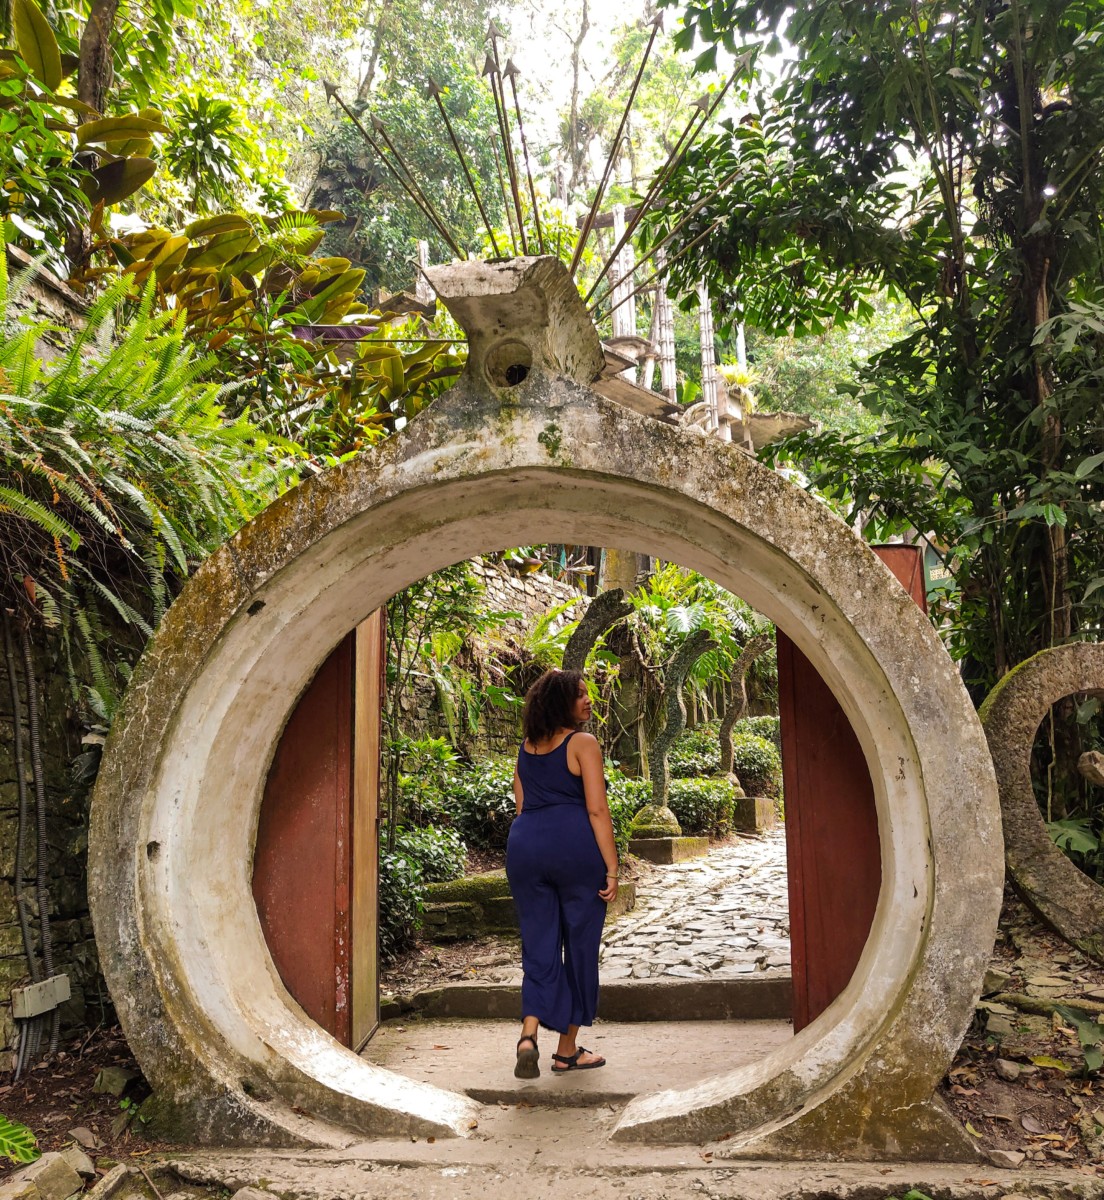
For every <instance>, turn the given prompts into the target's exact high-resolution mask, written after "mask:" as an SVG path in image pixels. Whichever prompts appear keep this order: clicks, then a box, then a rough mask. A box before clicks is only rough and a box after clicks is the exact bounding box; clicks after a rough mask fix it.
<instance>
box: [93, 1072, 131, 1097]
mask: <svg viewBox="0 0 1104 1200" xmlns="http://www.w3.org/2000/svg"><path fill="white" fill-rule="evenodd" d="M137 1078H138V1076H137V1075H136V1074H135V1073H134V1072H133V1071H128V1070H126V1068H125V1067H104V1068H103V1069H102V1070H101V1071H100V1073H99V1074H98V1075H97V1076H96V1082H95V1083H94V1084H93V1085H92V1090H93V1091H94V1092H99V1093H101V1094H102V1095H105V1096H121V1095H122V1094H123V1092H125V1091H126V1090H127V1085H128V1084H129V1083H130V1081H131V1080H132V1079H137Z"/></svg>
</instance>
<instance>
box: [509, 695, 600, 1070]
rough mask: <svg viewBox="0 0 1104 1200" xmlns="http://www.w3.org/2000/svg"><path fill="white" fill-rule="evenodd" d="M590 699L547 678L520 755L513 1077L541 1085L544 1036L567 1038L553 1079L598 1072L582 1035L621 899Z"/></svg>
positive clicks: (513, 874)
mask: <svg viewBox="0 0 1104 1200" xmlns="http://www.w3.org/2000/svg"><path fill="white" fill-rule="evenodd" d="M589 719H590V698H589V697H588V695H587V689H586V683H585V682H584V680H583V677H582V675H581V674H580V673H579V672H578V671H547V672H546V673H545V674H544V675H542V676H541V677H540V679H538V680H537V682H536V683H535V684H533V686H532V687H531V688H530V689H529V692H528V694H527V695H526V697H525V711H524V715H523V717H522V724H523V727H524V730H525V740H524V741H523V742H522V744H521V747H520V748H519V750H518V761H517V770H516V771H515V773H514V800H515V802H516V804H517V812H518V815H517V817H516V819H515V820H514V823H513V825H512V826H511V828H510V837H509V841H508V842H507V845H506V875H507V878H508V879H509V881H510V890H511V892H512V893H513V897H514V903H515V904H516V906H517V913H518V924H519V925H520V927H521V965H522V970H523V972H524V978H523V979H522V984H521V1011H522V1025H521V1038H520V1039H519V1041H518V1044H517V1063H516V1065H515V1067H514V1074H515V1075H516V1076H517V1077H518V1078H519V1079H534V1078H536V1077H537V1076H538V1075H539V1074H540V1067H539V1066H538V1063H537V1060H538V1057H539V1055H538V1050H537V1029H538V1027H539V1026H541V1025H543V1026H544V1027H545V1028H546V1029H551V1030H554V1031H555V1032H557V1033H558V1034H559V1035H560V1042H559V1046H558V1047H557V1049H556V1053H555V1054H553V1055H552V1071H553V1073H554V1074H556V1073H560V1072H563V1071H573V1070H587V1069H589V1068H593V1067H600V1066H602V1065H603V1064H604V1063H605V1061H606V1060H605V1059H604V1058H602V1057H600V1056H599V1055H597V1054H592V1053H591V1052H590V1051H589V1050H586V1049H584V1048H583V1047H581V1046H579V1044H578V1042H577V1041H576V1037H577V1035H578V1032H579V1026H580V1025H590V1024H592V1023H593V1021H594V1015H595V1011H596V1009H597V1007H598V951H599V948H600V946H601V941H602V925H603V923H604V922H605V919H606V905H607V904H609V903H610V902H611V901H612V900H613V899H614V898H615V897H616V896H617V844H616V842H615V841H614V836H613V823H612V821H611V820H610V814H609V805H608V804H607V802H606V783H605V776H604V773H603V766H602V751H601V747H600V746H599V745H598V741H597V739H596V738H595V737H594V736H593V735H592V734H589V733H582V732H579V729H580V726H582V725H583V724H585V723H586V722H587V721H588V720H589Z"/></svg>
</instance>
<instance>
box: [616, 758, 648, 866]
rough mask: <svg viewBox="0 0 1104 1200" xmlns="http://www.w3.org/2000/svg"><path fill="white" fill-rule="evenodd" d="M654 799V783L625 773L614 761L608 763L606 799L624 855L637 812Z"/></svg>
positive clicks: (618, 851)
mask: <svg viewBox="0 0 1104 1200" xmlns="http://www.w3.org/2000/svg"><path fill="white" fill-rule="evenodd" d="M651 799H652V785H651V784H650V783H649V782H648V781H647V780H646V779H633V778H631V777H630V776H628V775H623V774H622V773H621V772H620V771H619V770H617V768H616V767H615V766H613V764H612V763H609V762H607V763H606V800H607V802H608V804H609V810H610V819H611V820H612V822H613V836H614V840H615V841H616V842H617V853H618V855H619V856H624V854H625V852H626V850H627V849H628V845H629V827H630V826H631V825H632V819H633V817H634V816H635V815H636V813H637V812H638V811H639V810H640V809H641V808H643V806H644V805H645V804H650V803H651Z"/></svg>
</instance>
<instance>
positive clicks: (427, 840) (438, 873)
mask: <svg viewBox="0 0 1104 1200" xmlns="http://www.w3.org/2000/svg"><path fill="white" fill-rule="evenodd" d="M395 853H396V854H401V855H403V856H404V857H406V858H407V859H408V860H409V861H410V862H412V863H414V864H415V865H416V866H417V867H418V869H419V871H420V872H421V877H422V879H423V881H424V882H425V883H448V882H449V881H450V880H452V879H459V878H460V877H461V876H462V875H463V874H464V866H465V864H466V862H467V847H466V846H465V845H464V842H463V840H462V839H461V837H460V834H459V833H457V831H456V830H455V829H434V828H421V829H418V828H402V829H399V830H398V831H397V832H396V834H395Z"/></svg>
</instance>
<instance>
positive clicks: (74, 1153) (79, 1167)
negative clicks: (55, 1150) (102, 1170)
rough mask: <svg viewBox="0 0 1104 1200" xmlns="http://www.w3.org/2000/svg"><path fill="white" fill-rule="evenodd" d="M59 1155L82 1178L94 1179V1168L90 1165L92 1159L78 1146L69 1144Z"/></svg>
mask: <svg viewBox="0 0 1104 1200" xmlns="http://www.w3.org/2000/svg"><path fill="white" fill-rule="evenodd" d="M61 1157H62V1158H64V1159H65V1161H66V1162H67V1163H68V1164H69V1165H70V1166H71V1167H72V1168H73V1170H74V1171H76V1173H77V1174H78V1175H80V1176H81V1177H82V1178H84V1179H95V1177H96V1168H95V1167H94V1166H93V1165H92V1160H91V1159H90V1158H89V1157H88V1155H87V1154H85V1152H84V1151H83V1150H82V1149H81V1148H80V1146H69V1147H68V1148H67V1149H65V1150H63V1151H62V1152H61Z"/></svg>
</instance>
